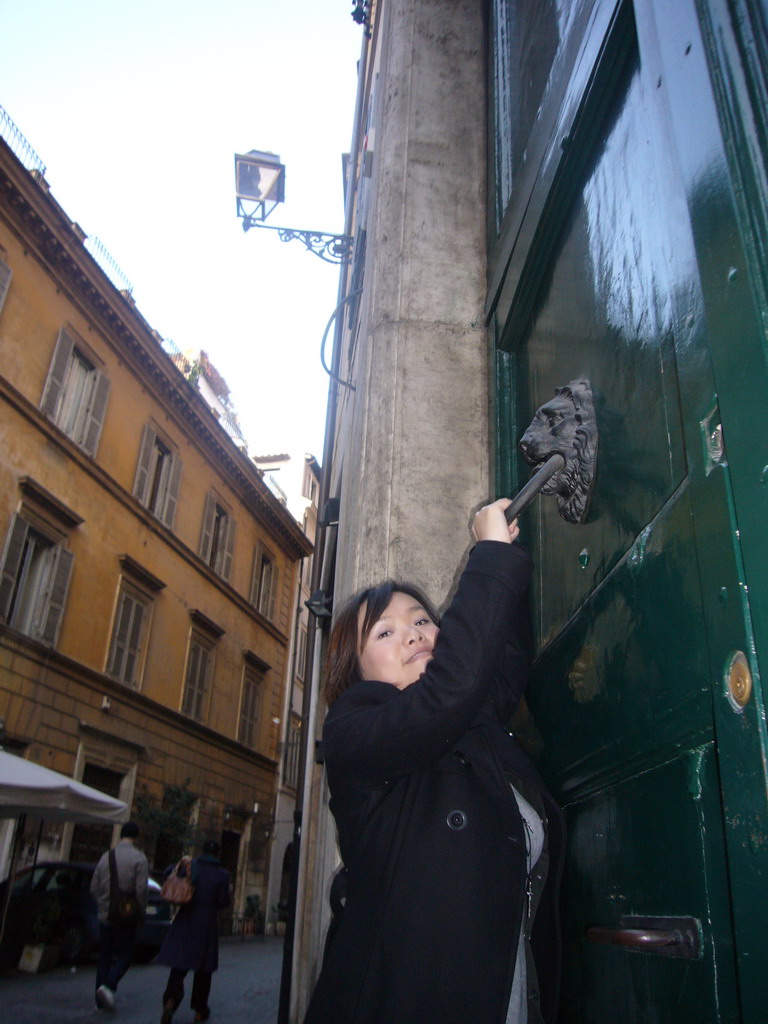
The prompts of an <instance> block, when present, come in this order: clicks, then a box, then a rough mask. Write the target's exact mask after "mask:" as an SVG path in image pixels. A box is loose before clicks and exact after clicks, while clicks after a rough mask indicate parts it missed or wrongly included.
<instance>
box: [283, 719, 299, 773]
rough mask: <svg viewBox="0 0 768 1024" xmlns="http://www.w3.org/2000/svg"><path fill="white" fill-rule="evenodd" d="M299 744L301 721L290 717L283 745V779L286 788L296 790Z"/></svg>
mask: <svg viewBox="0 0 768 1024" xmlns="http://www.w3.org/2000/svg"><path fill="white" fill-rule="evenodd" d="M300 744H301V719H300V718H299V717H298V715H291V720H290V722H289V723H288V738H287V739H286V743H285V756H284V761H283V778H284V779H285V784H286V786H290V788H291V789H296V788H297V786H298V784H299V749H300Z"/></svg>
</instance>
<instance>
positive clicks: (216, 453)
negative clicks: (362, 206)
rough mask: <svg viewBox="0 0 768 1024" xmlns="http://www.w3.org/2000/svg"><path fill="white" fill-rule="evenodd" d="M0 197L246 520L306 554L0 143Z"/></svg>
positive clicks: (139, 321)
mask: <svg viewBox="0 0 768 1024" xmlns="http://www.w3.org/2000/svg"><path fill="white" fill-rule="evenodd" d="M0 195H1V196H2V202H0V211H5V216H6V217H7V218H8V221H9V224H10V226H11V227H12V228H13V229H14V231H15V232H16V233H17V234H18V235H19V237H20V238H21V239H22V240H23V241H24V243H25V245H28V246H30V247H33V248H34V250H35V252H36V254H37V255H38V257H39V258H40V259H41V260H42V262H43V264H44V265H45V266H46V267H47V268H48V269H49V270H50V271H51V272H53V273H55V274H56V275H57V276H58V277H59V278H60V279H61V282H62V284H63V285H65V286H66V288H67V291H68V292H69V293H70V295H71V297H72V299H73V301H74V302H75V303H76V304H77V305H80V306H82V307H84V310H85V312H86V313H87V315H88V316H89V317H90V318H92V319H93V320H94V321H95V322H96V323H97V324H98V325H99V329H100V331H101V333H102V334H103V336H104V339H105V340H106V341H107V343H109V344H111V346H112V347H113V348H114V349H115V351H116V352H117V354H118V355H119V356H120V358H122V359H124V360H126V361H127V360H130V361H131V362H132V363H133V364H134V366H135V368H136V371H137V375H138V376H139V377H140V378H141V379H142V381H143V382H144V383H145V385H146V386H148V387H152V388H153V389H154V390H155V392H156V393H157V395H158V398H159V400H160V402H161V404H163V405H165V406H166V407H167V408H169V409H170V410H175V411H176V412H177V413H178V415H179V419H180V421H181V422H182V424H183V425H184V427H185V429H187V430H188V431H189V432H190V433H192V434H193V435H194V436H195V439H196V441H197V443H198V445H199V447H200V448H201V450H203V451H204V452H205V453H206V455H207V456H208V458H209V459H210V461H211V462H212V464H213V465H215V466H216V467H217V469H218V470H219V472H221V473H222V474H223V475H224V476H225V477H226V478H227V480H228V481H229V482H230V483H231V484H232V485H233V486H234V488H235V490H237V491H238V492H239V493H240V495H241V497H242V498H243V500H244V501H245V503H246V504H247V505H248V506H249V507H250V508H251V510H252V512H253V514H254V516H255V517H256V518H257V519H259V520H260V521H261V522H262V523H264V525H265V526H267V528H268V529H270V530H271V532H273V533H276V534H277V535H278V536H280V537H281V538H282V540H283V541H284V542H285V544H286V548H287V552H288V553H290V554H292V555H293V556H294V557H295V558H302V557H303V556H304V555H307V554H310V552H311V550H312V548H311V545H310V544H309V542H308V540H307V538H306V537H305V536H304V534H303V532H302V530H301V528H300V527H299V525H298V523H296V521H295V520H294V519H293V517H292V516H291V515H290V513H289V512H288V510H287V509H285V508H284V506H283V505H281V504H280V502H279V501H278V500H277V499H276V498H275V496H274V495H273V494H272V492H271V491H270V490H269V488H268V487H267V485H266V484H265V483H264V482H263V481H262V479H261V475H260V473H259V471H258V470H257V468H256V466H255V465H254V463H253V462H252V460H251V459H250V458H249V457H248V456H247V455H246V454H245V453H243V452H241V451H240V450H239V449H238V448H237V446H236V445H235V444H234V443H233V442H232V440H231V439H230V438H229V436H228V435H227V433H226V431H225V430H224V429H223V427H221V426H220V424H219V423H218V421H217V419H216V417H215V416H214V414H213V413H212V412H211V410H210V409H209V408H208V405H207V404H206V402H205V400H204V399H203V397H202V396H201V395H200V394H199V393H198V391H197V390H196V388H194V387H193V385H191V384H190V383H189V382H188V381H187V380H186V379H185V378H184V376H183V375H182V374H181V373H180V371H179V370H178V369H177V368H176V366H175V365H174V363H173V360H172V359H171V357H170V356H169V355H167V353H165V352H164V351H163V350H162V348H161V347H160V345H159V343H158V341H157V337H156V335H155V332H154V331H153V330H152V328H151V327H150V326H149V324H148V323H147V321H146V320H145V319H144V317H143V316H142V315H141V314H140V313H139V311H138V309H137V308H136V305H135V302H134V301H133V299H132V298H131V297H130V296H129V295H127V294H124V293H123V292H120V291H119V290H118V289H117V288H116V287H115V286H114V285H113V284H112V282H111V281H110V280H109V278H108V277H107V275H106V274H105V273H104V272H103V271H102V270H101V268H100V267H99V265H98V263H97V262H96V261H95V260H94V259H93V257H92V256H91V255H90V253H88V251H87V250H86V249H85V247H84V245H83V242H82V232H80V230H79V228H78V227H77V225H75V224H73V223H72V222H71V221H70V220H69V219H68V218H67V216H66V214H65V213H64V211H63V209H62V208H61V206H59V204H58V203H57V202H56V200H55V199H54V198H53V196H52V195H51V194H50V192H49V191H48V190H47V188H46V187H45V185H44V184H41V183H40V182H38V181H37V180H35V178H33V176H32V175H31V174H30V172H29V171H27V170H26V169H25V168H24V167H23V165H22V164H21V163H20V162H19V161H18V160H17V159H16V157H15V156H14V155H13V153H12V152H11V150H10V148H9V147H8V145H7V144H6V143H5V142H4V141H3V140H2V139H0Z"/></svg>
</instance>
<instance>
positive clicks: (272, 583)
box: [262, 562, 277, 622]
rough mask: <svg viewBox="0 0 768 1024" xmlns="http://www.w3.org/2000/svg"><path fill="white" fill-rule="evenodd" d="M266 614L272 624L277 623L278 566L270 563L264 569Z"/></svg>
mask: <svg viewBox="0 0 768 1024" xmlns="http://www.w3.org/2000/svg"><path fill="white" fill-rule="evenodd" d="M264 591H265V593H264V595H263V599H262V600H263V604H264V614H265V615H266V617H267V618H268V619H269V621H270V622H274V621H275V600H276V598H277V566H276V565H275V563H274V562H270V563H269V564H268V565H267V566H265V568H264Z"/></svg>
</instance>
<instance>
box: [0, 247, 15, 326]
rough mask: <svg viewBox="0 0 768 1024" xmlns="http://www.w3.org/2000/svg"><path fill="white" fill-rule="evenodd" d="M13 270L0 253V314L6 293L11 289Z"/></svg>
mask: <svg viewBox="0 0 768 1024" xmlns="http://www.w3.org/2000/svg"><path fill="white" fill-rule="evenodd" d="M12 277H13V270H12V268H11V267H10V265H9V264H8V263H7V262H6V260H5V252H0V313H2V311H3V306H4V305H5V300H6V298H7V297H8V291H9V290H10V287H11V279H12Z"/></svg>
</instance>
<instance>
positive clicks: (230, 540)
mask: <svg viewBox="0 0 768 1024" xmlns="http://www.w3.org/2000/svg"><path fill="white" fill-rule="evenodd" d="M222 526H223V532H224V536H223V537H222V539H221V553H220V555H219V558H218V562H219V568H218V570H217V571H218V573H219V575H220V576H221V577H222V579H225V580H229V574H230V572H231V571H232V552H233V550H234V547H235V520H234V519H233V518H232V516H226V517H225V519H224V522H223V524H222Z"/></svg>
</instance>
